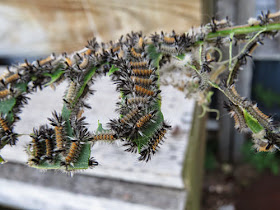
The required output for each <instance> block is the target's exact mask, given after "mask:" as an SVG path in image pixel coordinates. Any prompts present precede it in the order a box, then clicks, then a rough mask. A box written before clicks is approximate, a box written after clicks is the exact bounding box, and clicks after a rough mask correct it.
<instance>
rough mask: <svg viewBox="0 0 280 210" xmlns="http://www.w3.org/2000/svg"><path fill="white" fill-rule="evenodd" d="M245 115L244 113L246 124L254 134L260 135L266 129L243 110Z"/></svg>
mask: <svg viewBox="0 0 280 210" xmlns="http://www.w3.org/2000/svg"><path fill="white" fill-rule="evenodd" d="M243 113H244V118H245V121H246V124H247V126H248V127H249V128H250V129H251V131H252V132H253V133H258V132H260V131H262V130H263V129H264V128H263V127H262V126H261V125H260V123H259V122H258V120H257V119H255V118H254V117H253V116H252V115H250V114H249V113H248V112H247V111H246V110H245V109H243Z"/></svg>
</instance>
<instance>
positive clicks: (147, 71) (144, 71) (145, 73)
mask: <svg viewBox="0 0 280 210" xmlns="http://www.w3.org/2000/svg"><path fill="white" fill-rule="evenodd" d="M132 72H133V75H136V76H151V75H152V74H153V73H154V70H152V69H132Z"/></svg>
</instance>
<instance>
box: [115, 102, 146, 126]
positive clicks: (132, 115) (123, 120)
mask: <svg viewBox="0 0 280 210" xmlns="http://www.w3.org/2000/svg"><path fill="white" fill-rule="evenodd" d="M141 109H142V108H141V107H140V106H138V107H137V108H134V109H132V110H131V111H129V112H128V113H127V114H126V115H124V116H123V117H122V118H121V119H120V123H123V124H124V123H129V122H130V121H131V120H133V119H134V118H135V117H136V116H137V114H138V113H139V112H140V111H141Z"/></svg>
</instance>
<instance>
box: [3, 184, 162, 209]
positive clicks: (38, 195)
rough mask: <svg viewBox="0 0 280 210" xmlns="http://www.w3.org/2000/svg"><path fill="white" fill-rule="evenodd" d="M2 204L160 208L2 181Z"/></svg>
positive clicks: (19, 206) (59, 207)
mask: <svg viewBox="0 0 280 210" xmlns="http://www.w3.org/2000/svg"><path fill="white" fill-rule="evenodd" d="M0 186H1V188H0V204H1V203H2V204H5V205H11V206H14V205H15V204H16V206H15V207H17V208H21V209H23V208H24V209H44V210H48V209H51V210H53V209H55V210H60V209H67V210H72V209H79V210H82V209H88V210H89V209H93V210H108V209H110V210H120V209H121V210H157V209H158V208H152V207H147V206H144V205H139V204H133V203H128V202H123V201H118V200H113V199H105V198H99V197H93V196H86V195H82V194H74V193H69V192H67V191H63V190H54V189H50V188H47V187H40V186H32V185H29V184H24V183H21V182H16V181H11V180H4V179H0Z"/></svg>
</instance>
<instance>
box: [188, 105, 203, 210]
mask: <svg viewBox="0 0 280 210" xmlns="http://www.w3.org/2000/svg"><path fill="white" fill-rule="evenodd" d="M201 112H202V108H201V107H200V106H198V105H196V107H195V111H194V115H193V123H192V129H191V132H190V137H189V142H188V148H187V153H186V158H185V162H184V169H183V179H184V183H185V186H186V188H187V191H188V194H187V203H186V209H192V210H199V209H200V203H201V191H202V183H203V173H204V156H205V145H206V122H207V115H205V116H204V117H202V118H199V117H198V116H199V115H200V114H201Z"/></svg>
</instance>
